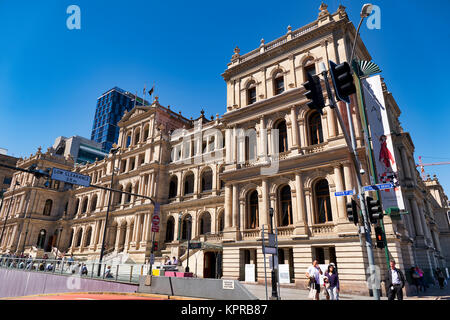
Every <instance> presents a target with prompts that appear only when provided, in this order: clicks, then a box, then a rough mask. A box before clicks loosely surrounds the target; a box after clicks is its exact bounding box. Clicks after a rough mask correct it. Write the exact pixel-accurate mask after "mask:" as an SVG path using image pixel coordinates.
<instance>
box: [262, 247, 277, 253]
mask: <svg viewBox="0 0 450 320" xmlns="http://www.w3.org/2000/svg"><path fill="white" fill-rule="evenodd" d="M263 253H265V254H276V253H277V248H274V247H263Z"/></svg>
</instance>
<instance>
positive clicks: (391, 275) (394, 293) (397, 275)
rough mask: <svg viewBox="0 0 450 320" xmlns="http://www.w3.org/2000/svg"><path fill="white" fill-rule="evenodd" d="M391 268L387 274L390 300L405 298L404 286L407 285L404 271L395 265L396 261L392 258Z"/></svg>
mask: <svg viewBox="0 0 450 320" xmlns="http://www.w3.org/2000/svg"><path fill="white" fill-rule="evenodd" d="M389 264H390V269H389V270H388V272H387V274H386V292H387V296H388V300H395V297H397V300H403V287H404V286H405V283H406V280H405V276H404V275H403V272H402V271H401V270H400V269H397V268H396V267H395V261H394V260H391V261H390V262H389Z"/></svg>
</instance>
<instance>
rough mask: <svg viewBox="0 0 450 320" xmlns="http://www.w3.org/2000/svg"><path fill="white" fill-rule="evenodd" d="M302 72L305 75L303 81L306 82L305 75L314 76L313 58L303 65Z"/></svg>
mask: <svg viewBox="0 0 450 320" xmlns="http://www.w3.org/2000/svg"><path fill="white" fill-rule="evenodd" d="M303 70H304V75H305V81H307V76H306V75H307V74H310V75H312V76H313V75H315V74H316V64H315V63H314V58H312V57H311V58H309V59H308V60H306V61H305V63H304V64H303Z"/></svg>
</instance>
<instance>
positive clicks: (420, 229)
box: [410, 198, 424, 236]
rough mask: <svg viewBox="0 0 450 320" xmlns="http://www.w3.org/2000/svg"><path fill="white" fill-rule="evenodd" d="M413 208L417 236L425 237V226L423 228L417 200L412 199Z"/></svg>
mask: <svg viewBox="0 0 450 320" xmlns="http://www.w3.org/2000/svg"><path fill="white" fill-rule="evenodd" d="M410 202H411V207H412V209H413V217H414V227H415V231H416V235H418V236H423V235H424V233H423V226H422V220H421V218H420V212H419V207H418V206H417V202H416V199H414V198H412V199H410Z"/></svg>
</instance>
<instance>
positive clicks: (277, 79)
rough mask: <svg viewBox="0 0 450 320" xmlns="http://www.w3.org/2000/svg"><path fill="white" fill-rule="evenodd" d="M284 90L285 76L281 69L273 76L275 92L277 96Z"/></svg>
mask: <svg viewBox="0 0 450 320" xmlns="http://www.w3.org/2000/svg"><path fill="white" fill-rule="evenodd" d="M283 92H284V76H283V73H281V71H278V72H277V73H276V74H275V75H274V77H273V94H274V95H275V96H276V95H277V94H280V93H283Z"/></svg>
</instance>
